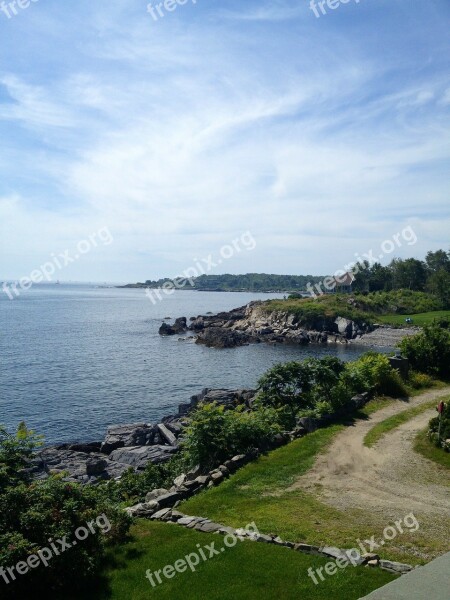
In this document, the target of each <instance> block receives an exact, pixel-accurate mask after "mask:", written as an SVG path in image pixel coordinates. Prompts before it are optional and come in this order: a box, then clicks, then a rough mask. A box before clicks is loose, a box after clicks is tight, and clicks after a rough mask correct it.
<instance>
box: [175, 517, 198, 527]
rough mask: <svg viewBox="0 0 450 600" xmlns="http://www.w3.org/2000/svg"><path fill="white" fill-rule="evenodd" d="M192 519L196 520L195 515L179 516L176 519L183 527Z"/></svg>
mask: <svg viewBox="0 0 450 600" xmlns="http://www.w3.org/2000/svg"><path fill="white" fill-rule="evenodd" d="M193 521H195V522H197V519H196V517H187V516H185V517H181V519H178V525H184V526H185V527H187V526H188V525H190V524H191V523H192V522H193Z"/></svg>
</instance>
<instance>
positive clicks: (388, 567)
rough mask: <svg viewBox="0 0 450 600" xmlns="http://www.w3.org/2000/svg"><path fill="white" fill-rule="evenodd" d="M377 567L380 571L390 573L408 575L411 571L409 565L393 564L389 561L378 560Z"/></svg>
mask: <svg viewBox="0 0 450 600" xmlns="http://www.w3.org/2000/svg"><path fill="white" fill-rule="evenodd" d="M379 565H380V568H381V569H384V570H385V571H390V572H391V573H400V574H403V573H408V572H409V571H412V570H413V567H412V566H411V565H405V564H403V563H399V562H394V561H391V560H380V561H379Z"/></svg>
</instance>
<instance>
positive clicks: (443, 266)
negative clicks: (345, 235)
mask: <svg viewBox="0 0 450 600" xmlns="http://www.w3.org/2000/svg"><path fill="white" fill-rule="evenodd" d="M354 274H355V282H354V284H353V289H354V291H359V292H377V291H391V290H400V289H407V290H413V291H418V292H428V293H430V294H433V295H434V296H436V297H437V298H439V300H440V301H441V302H442V304H443V305H444V307H445V308H448V307H449V306H450V252H445V250H436V252H432V251H430V252H428V254H427V255H426V257H425V260H423V261H422V260H417V259H416V258H406V259H401V258H394V259H393V260H392V261H391V263H390V264H389V265H387V266H385V267H384V266H382V265H381V264H380V263H378V262H376V263H374V264H373V265H370V263H369V262H368V261H364V262H363V263H357V265H356V267H355V270H354Z"/></svg>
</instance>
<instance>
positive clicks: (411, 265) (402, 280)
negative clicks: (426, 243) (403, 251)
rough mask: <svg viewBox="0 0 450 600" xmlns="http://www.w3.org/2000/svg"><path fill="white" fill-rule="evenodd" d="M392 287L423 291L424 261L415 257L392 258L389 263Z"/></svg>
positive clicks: (424, 281) (425, 273)
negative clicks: (404, 258)
mask: <svg viewBox="0 0 450 600" xmlns="http://www.w3.org/2000/svg"><path fill="white" fill-rule="evenodd" d="M390 267H391V270H392V278H393V287H394V289H408V290H416V291H423V289H424V287H425V284H426V281H427V270H426V266H425V263H423V262H422V261H420V260H417V259H416V258H407V259H406V260H401V259H398V258H396V259H394V260H393V261H392V262H391V264H390Z"/></svg>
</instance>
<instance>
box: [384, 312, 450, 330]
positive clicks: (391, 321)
mask: <svg viewBox="0 0 450 600" xmlns="http://www.w3.org/2000/svg"><path fill="white" fill-rule="evenodd" d="M408 317H410V318H411V319H412V320H413V322H412V323H411V324H408V323H405V319H407V318H408ZM442 318H447V319H450V310H436V311H433V312H425V313H418V314H416V315H415V314H410V315H385V316H382V317H377V321H379V322H380V323H384V324H385V325H401V326H403V327H423V326H424V325H430V324H431V323H432V322H433V321H434V320H435V319H442Z"/></svg>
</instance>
